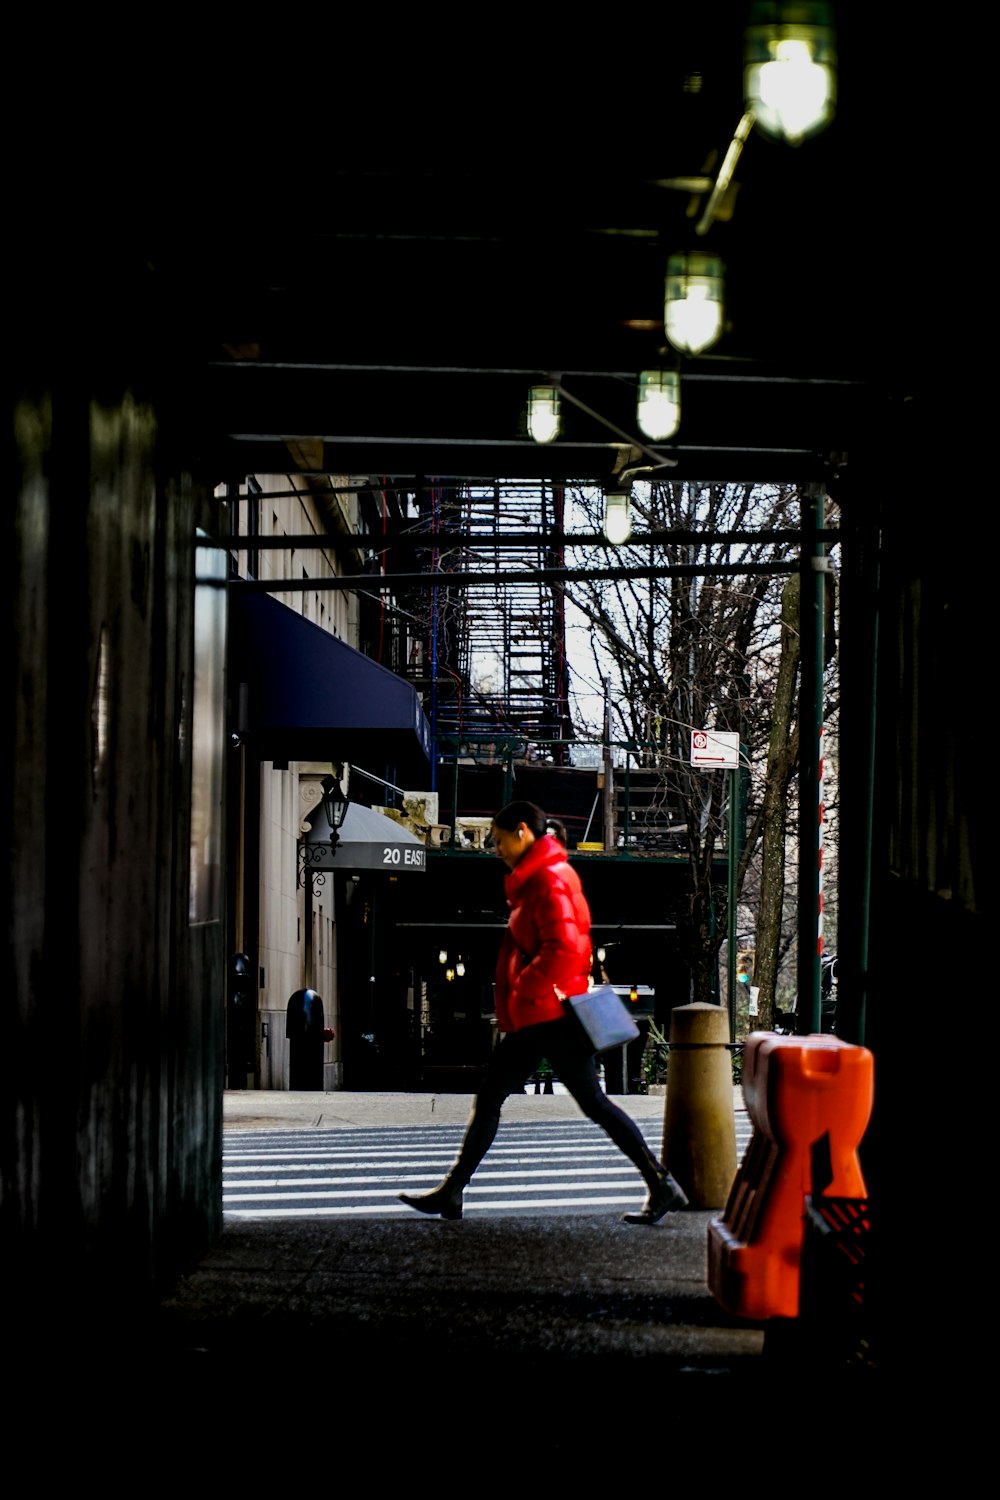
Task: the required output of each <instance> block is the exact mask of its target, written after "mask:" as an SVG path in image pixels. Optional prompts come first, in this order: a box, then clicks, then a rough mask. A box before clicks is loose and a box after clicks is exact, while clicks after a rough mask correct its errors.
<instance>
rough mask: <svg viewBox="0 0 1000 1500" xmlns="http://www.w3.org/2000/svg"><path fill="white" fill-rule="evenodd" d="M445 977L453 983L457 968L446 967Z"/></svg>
mask: <svg viewBox="0 0 1000 1500" xmlns="http://www.w3.org/2000/svg"><path fill="white" fill-rule="evenodd" d="M444 977H445V979H447V981H448V983H449V984H451V982H452V980H453V979H454V977H455V970H454V969H445V971H444Z"/></svg>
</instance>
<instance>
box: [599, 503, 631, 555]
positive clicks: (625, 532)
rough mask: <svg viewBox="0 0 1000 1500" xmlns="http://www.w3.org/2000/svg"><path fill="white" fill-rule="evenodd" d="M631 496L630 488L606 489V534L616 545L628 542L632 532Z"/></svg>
mask: <svg viewBox="0 0 1000 1500" xmlns="http://www.w3.org/2000/svg"><path fill="white" fill-rule="evenodd" d="M630 501H631V496H630V494H629V491H628V490H606V491H605V494H604V535H605V536H606V537H607V539H608V541H609V542H610V543H611V544H612V546H614V547H620V546H621V544H622V542H627V541H628V539H629V536H630V535H631V532H632V517H631V515H630V509H631V505H630Z"/></svg>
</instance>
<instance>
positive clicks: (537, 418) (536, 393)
mask: <svg viewBox="0 0 1000 1500" xmlns="http://www.w3.org/2000/svg"><path fill="white" fill-rule="evenodd" d="M528 432H529V434H530V435H531V436H532V437H533V438H534V440H535V442H536V443H551V441H552V439H553V438H555V437H558V436H559V392H558V391H557V390H556V388H555V386H554V385H533V386H532V387H531V389H530V390H529V392H528Z"/></svg>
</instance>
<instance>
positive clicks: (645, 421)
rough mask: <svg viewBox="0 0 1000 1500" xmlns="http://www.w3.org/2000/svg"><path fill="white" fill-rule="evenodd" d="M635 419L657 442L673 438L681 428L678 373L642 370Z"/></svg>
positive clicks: (674, 371)
mask: <svg viewBox="0 0 1000 1500" xmlns="http://www.w3.org/2000/svg"><path fill="white" fill-rule="evenodd" d="M635 419H636V421H637V422H638V424H639V426H640V428H641V429H642V431H643V432H644V433H645V434H646V436H647V437H648V438H652V440H653V442H654V443H662V442H665V441H666V439H667V438H671V437H673V435H674V433H675V432H676V431H677V429H678V427H679V426H680V425H681V377H680V375H679V374H678V373H677V371H676V370H642V371H640V374H639V399H638V402H637V405H636V412H635Z"/></svg>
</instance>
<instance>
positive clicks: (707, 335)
mask: <svg viewBox="0 0 1000 1500" xmlns="http://www.w3.org/2000/svg"><path fill="white" fill-rule="evenodd" d="M724 269H725V267H724V266H723V264H722V261H721V260H720V259H719V257H718V256H717V255H707V254H704V253H703V252H700V251H695V252H694V253H693V254H692V255H672V256H671V257H670V259H669V260H668V262H667V291H666V303H665V307H664V313H663V326H664V330H665V332H666V335H667V338H668V339H669V340H670V342H671V344H673V346H674V348H675V349H679V350H680V352H681V353H682V354H701V352H702V351H703V350H704V349H707V348H709V346H710V345H711V344H714V343H715V341H716V339H717V338H718V337H719V334H720V333H721V332H722V290H723V281H722V277H723V271H724Z"/></svg>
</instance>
